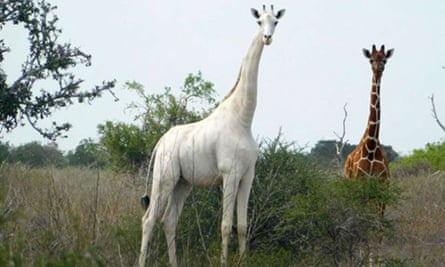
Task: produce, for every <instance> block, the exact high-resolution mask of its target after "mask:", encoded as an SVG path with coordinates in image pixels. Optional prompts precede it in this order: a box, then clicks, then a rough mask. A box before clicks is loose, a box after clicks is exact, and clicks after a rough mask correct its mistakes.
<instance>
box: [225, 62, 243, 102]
mask: <svg viewBox="0 0 445 267" xmlns="http://www.w3.org/2000/svg"><path fill="white" fill-rule="evenodd" d="M241 70H242V68H240V70H239V73H238V78H237V79H236V82H235V85H234V86H233V88H232V89H231V90H230V92H229V93H228V94H227V95H226V96H225V97H224V99H223V101H222V102H224V101H226V100H227V98H229V97H230V96H231V95H232V94H233V93H234V92H235V91H236V88H237V87H238V84H239V81H240V79H241Z"/></svg>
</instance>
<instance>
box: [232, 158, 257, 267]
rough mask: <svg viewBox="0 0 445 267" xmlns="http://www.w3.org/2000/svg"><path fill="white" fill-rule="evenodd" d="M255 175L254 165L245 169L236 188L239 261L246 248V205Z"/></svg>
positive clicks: (244, 254)
mask: <svg viewBox="0 0 445 267" xmlns="http://www.w3.org/2000/svg"><path fill="white" fill-rule="evenodd" d="M254 176H255V166H252V167H250V168H249V170H248V171H247V173H246V175H245V176H244V177H243V179H242V180H241V183H240V185H239V189H238V196H237V200H236V203H237V211H236V215H237V219H238V222H237V231H238V242H239V251H240V262H241V261H242V260H243V258H244V257H245V256H246V250H247V207H248V203H249V196H250V189H251V187H252V182H253V179H254Z"/></svg>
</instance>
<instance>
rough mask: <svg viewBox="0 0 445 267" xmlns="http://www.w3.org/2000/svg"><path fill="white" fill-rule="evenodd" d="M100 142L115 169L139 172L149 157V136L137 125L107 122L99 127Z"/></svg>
mask: <svg viewBox="0 0 445 267" xmlns="http://www.w3.org/2000/svg"><path fill="white" fill-rule="evenodd" d="M98 128H99V135H100V136H101V137H100V142H101V144H102V145H103V147H104V148H105V150H106V152H107V154H108V157H109V158H110V161H111V164H112V165H113V167H114V168H117V169H120V170H122V169H124V170H130V171H133V172H134V171H137V170H138V169H139V168H140V167H141V166H143V164H144V162H145V161H146V160H147V157H148V151H149V150H148V148H147V143H148V141H147V140H148V136H147V135H146V134H145V133H144V132H143V131H142V130H141V129H140V128H139V127H138V126H136V125H131V124H126V123H122V122H119V123H113V122H111V121H107V122H106V123H105V124H101V125H99V126H98Z"/></svg>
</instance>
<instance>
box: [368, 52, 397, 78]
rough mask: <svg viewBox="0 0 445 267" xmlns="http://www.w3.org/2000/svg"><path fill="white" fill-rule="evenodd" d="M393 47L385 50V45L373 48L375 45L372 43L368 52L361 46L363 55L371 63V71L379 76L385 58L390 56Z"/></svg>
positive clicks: (383, 66) (383, 67)
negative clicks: (378, 48)
mask: <svg viewBox="0 0 445 267" xmlns="http://www.w3.org/2000/svg"><path fill="white" fill-rule="evenodd" d="M393 52H394V49H389V50H388V51H386V52H385V46H384V45H382V46H381V47H380V50H377V49H376V48H375V45H372V51H371V52H369V50H368V49H365V48H363V54H364V55H365V57H367V58H369V62H370V63H371V67H372V71H373V72H374V74H376V75H378V76H380V75H382V73H383V70H384V69H385V64H386V60H387V59H388V58H390V57H391V56H392V54H393Z"/></svg>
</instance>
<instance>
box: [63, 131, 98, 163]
mask: <svg viewBox="0 0 445 267" xmlns="http://www.w3.org/2000/svg"><path fill="white" fill-rule="evenodd" d="M102 154H103V152H102V148H101V145H100V144H99V143H95V142H94V141H93V140H91V139H90V138H88V139H83V140H82V141H80V143H79V145H78V146H77V147H76V149H75V150H74V151H69V152H68V154H67V155H66V158H67V160H68V164H70V165H74V166H84V167H91V166H94V167H103V166H105V165H106V163H105V160H104V159H103V157H102Z"/></svg>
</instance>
